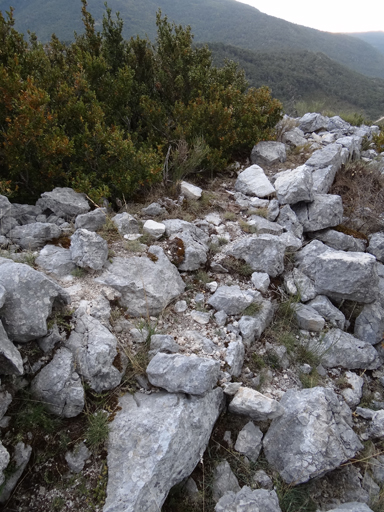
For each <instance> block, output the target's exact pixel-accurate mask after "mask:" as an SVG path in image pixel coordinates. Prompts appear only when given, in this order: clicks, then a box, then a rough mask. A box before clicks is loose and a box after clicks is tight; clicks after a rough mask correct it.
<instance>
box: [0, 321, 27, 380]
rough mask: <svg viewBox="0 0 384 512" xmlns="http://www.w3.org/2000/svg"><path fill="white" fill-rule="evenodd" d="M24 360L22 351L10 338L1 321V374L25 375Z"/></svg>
mask: <svg viewBox="0 0 384 512" xmlns="http://www.w3.org/2000/svg"><path fill="white" fill-rule="evenodd" d="M23 373H24V368H23V360H22V358H21V355H20V352H19V351H18V350H17V348H16V347H15V345H14V344H13V343H12V342H11V341H10V340H9V338H8V336H7V333H6V332H5V330H4V327H3V324H2V323H1V321H0V375H23Z"/></svg>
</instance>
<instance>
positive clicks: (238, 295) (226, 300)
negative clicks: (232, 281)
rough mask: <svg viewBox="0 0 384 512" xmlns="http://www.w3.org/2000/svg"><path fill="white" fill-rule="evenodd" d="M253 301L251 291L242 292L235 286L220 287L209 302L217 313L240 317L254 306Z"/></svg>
mask: <svg viewBox="0 0 384 512" xmlns="http://www.w3.org/2000/svg"><path fill="white" fill-rule="evenodd" d="M253 300H254V297H253V295H252V294H251V293H249V290H241V289H240V287H239V286H238V285H235V286H219V288H218V289H217V290H216V291H215V293H214V294H213V295H212V297H210V298H209V299H208V301H207V302H208V304H209V305H210V306H212V307H213V308H215V309H216V311H224V312H225V313H226V314H227V315H238V314H239V313H242V312H243V311H244V309H246V308H247V307H248V306H249V305H250V304H252V302H253Z"/></svg>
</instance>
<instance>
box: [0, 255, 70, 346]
mask: <svg viewBox="0 0 384 512" xmlns="http://www.w3.org/2000/svg"><path fill="white" fill-rule="evenodd" d="M0 285H2V286H3V287H4V288H5V290H6V292H7V293H6V298H5V303H4V305H3V307H2V308H1V310H0V315H1V319H2V322H3V326H4V329H5V330H6V332H7V334H8V336H9V339H10V340H12V341H17V342H19V343H26V342H27V341H31V340H34V339H37V338H42V337H43V336H45V335H46V334H47V332H48V329H47V318H48V316H49V315H50V314H51V311H52V306H53V304H54V303H57V304H61V305H66V304H69V303H70V302H71V299H70V296H69V295H68V293H67V292H66V291H65V290H64V289H63V288H62V287H61V286H59V285H58V284H57V283H55V282H54V281H52V280H51V279H49V278H48V277H47V276H46V275H45V274H42V273H41V272H38V271H37V270H34V269H33V268H31V267H29V266H28V265H24V264H23V263H14V262H13V261H10V260H7V259H5V258H0Z"/></svg>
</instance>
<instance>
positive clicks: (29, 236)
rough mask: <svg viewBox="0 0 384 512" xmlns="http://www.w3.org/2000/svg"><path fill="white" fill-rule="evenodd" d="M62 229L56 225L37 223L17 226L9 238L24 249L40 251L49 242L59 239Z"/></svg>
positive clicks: (9, 234)
mask: <svg viewBox="0 0 384 512" xmlns="http://www.w3.org/2000/svg"><path fill="white" fill-rule="evenodd" d="M60 235H61V229H60V228H59V226H56V225H55V224H48V223H45V224H43V223H41V222H35V223H34V224H26V225H25V226H16V227H14V228H13V229H11V231H10V232H9V233H8V235H7V236H8V238H10V239H11V240H12V242H13V243H15V244H17V245H19V246H20V247H21V248H22V249H27V250H31V251H34V250H35V249H40V248H41V247H43V245H45V243H46V242H47V241H49V240H53V239H54V238H58V237H59V236H60Z"/></svg>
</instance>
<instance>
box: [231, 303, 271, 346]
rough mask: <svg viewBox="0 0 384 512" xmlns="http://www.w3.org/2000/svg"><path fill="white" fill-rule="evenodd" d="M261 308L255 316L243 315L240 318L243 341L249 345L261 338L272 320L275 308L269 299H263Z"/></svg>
mask: <svg viewBox="0 0 384 512" xmlns="http://www.w3.org/2000/svg"><path fill="white" fill-rule="evenodd" d="M260 304H261V310H260V311H258V312H257V313H255V315H254V316H242V317H241V318H240V320H239V327H240V332H241V335H242V337H243V342H244V343H245V344H246V345H247V346H248V345H250V344H251V343H253V342H254V341H255V340H256V339H259V338H260V336H261V335H262V333H263V332H264V331H265V329H266V328H267V327H268V325H269V324H270V323H271V322H272V319H273V314H274V311H275V308H274V306H273V304H272V302H270V301H269V300H263V301H262V302H261V303H260Z"/></svg>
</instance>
